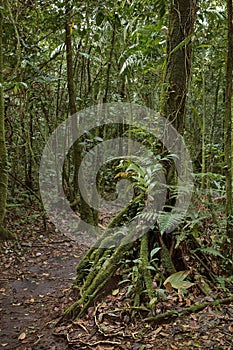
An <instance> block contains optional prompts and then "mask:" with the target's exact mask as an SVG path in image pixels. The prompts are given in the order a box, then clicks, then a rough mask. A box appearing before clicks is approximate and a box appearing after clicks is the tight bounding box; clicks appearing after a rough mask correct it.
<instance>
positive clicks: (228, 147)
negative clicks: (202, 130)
mask: <svg viewBox="0 0 233 350" xmlns="http://www.w3.org/2000/svg"><path fill="white" fill-rule="evenodd" d="M227 11H228V55H227V69H226V95H225V127H224V129H225V130H224V147H225V150H224V151H225V175H226V216H227V227H226V231H227V232H226V233H227V237H228V242H227V243H226V244H225V247H224V250H225V248H226V250H227V255H228V257H229V258H232V253H233V209H232V204H233V202H232V107H231V103H232V73H233V3H232V0H227ZM231 271H232V264H231Z"/></svg>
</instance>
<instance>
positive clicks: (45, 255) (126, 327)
mask: <svg viewBox="0 0 233 350" xmlns="http://www.w3.org/2000/svg"><path fill="white" fill-rule="evenodd" d="M25 221H27V219H25ZM25 221H24V223H23V226H20V225H18V226H17V227H14V229H15V231H17V233H18V237H19V240H18V242H5V243H2V244H1V252H0V258H1V265H0V312H1V314H0V315H1V318H0V349H6V350H13V349H19V350H31V349H33V350H42V349H46V350H66V349H93V350H113V349H124V350H127V349H130V350H143V349H156V350H157V349H158V350H160V349H163V350H165V349H174V350H176V349H178V350H182V349H185V350H187V349H190V350H191V349H206V350H208V349H209V350H211V349H228V350H230V349H233V304H230V305H220V306H219V307H217V308H216V307H215V308H211V307H208V308H205V309H204V310H203V311H201V312H199V313H196V314H191V315H190V316H187V317H180V318H176V319H173V320H171V319H170V320H166V321H164V322H163V323H161V324H155V323H153V322H146V321H144V319H145V317H146V314H145V315H144V314H143V312H140V313H137V312H136V316H135V318H134V319H133V318H132V315H131V313H130V312H129V300H127V298H126V294H127V289H126V288H121V289H120V288H118V287H117V286H114V289H113V290H111V289H112V288H110V292H109V295H105V296H104V297H103V298H102V299H101V300H99V301H98V302H97V303H96V304H95V305H93V306H92V307H90V308H89V309H88V312H87V313H86V315H85V316H84V317H83V318H82V319H78V320H75V321H67V322H66V323H62V324H59V323H58V321H59V320H60V316H61V315H62V313H63V311H64V310H65V309H66V307H67V306H68V305H71V303H72V302H74V300H75V294H74V292H73V290H72V282H73V280H74V279H75V269H76V265H77V263H78V261H79V260H80V258H81V257H82V256H83V254H84V253H85V251H86V250H87V247H85V246H77V244H76V242H74V241H71V240H70V239H68V238H67V237H66V236H63V235H61V234H60V233H59V232H56V230H55V229H54V228H53V227H52V225H51V226H49V228H47V230H46V231H45V229H44V228H43V225H42V222H40V220H38V219H35V220H34V221H33V220H29V221H27V222H26V224H25ZM208 298H209V299H210V297H205V296H203V295H195V293H194V294H192V293H190V294H189V295H188V296H185V297H183V299H182V297H180V296H178V295H177V293H170V294H169V295H168V297H167V299H166V301H160V302H159V303H158V304H157V305H156V312H157V313H158V312H164V311H166V310H170V309H173V308H175V307H180V308H182V307H185V306H187V305H189V304H194V303H196V302H203V301H205V300H208ZM181 299H182V300H181Z"/></svg>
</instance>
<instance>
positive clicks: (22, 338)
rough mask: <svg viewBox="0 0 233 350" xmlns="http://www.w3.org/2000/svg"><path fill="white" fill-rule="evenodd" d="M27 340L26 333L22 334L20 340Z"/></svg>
mask: <svg viewBox="0 0 233 350" xmlns="http://www.w3.org/2000/svg"><path fill="white" fill-rule="evenodd" d="M25 338H26V333H24V332H23V333H21V334H20V335H19V336H18V340H24V339H25Z"/></svg>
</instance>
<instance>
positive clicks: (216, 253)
mask: <svg viewBox="0 0 233 350" xmlns="http://www.w3.org/2000/svg"><path fill="white" fill-rule="evenodd" d="M196 251H201V252H202V253H206V254H210V255H214V256H219V257H220V258H222V259H224V256H223V255H222V254H221V253H220V252H219V251H218V250H216V249H214V248H212V247H205V248H204V247H203V248H197V249H195V250H194V252H196Z"/></svg>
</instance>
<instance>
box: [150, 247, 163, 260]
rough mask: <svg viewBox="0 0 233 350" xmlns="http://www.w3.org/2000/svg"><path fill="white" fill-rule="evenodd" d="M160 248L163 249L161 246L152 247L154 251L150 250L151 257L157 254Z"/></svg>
mask: <svg viewBox="0 0 233 350" xmlns="http://www.w3.org/2000/svg"><path fill="white" fill-rule="evenodd" d="M160 249H161V247H156V248H154V249H152V251H151V252H150V257H151V258H153V256H154V255H155V254H157V253H158V251H159V250H160Z"/></svg>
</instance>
